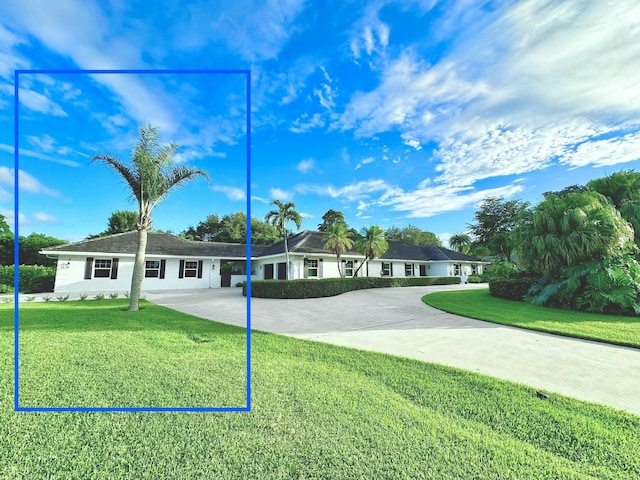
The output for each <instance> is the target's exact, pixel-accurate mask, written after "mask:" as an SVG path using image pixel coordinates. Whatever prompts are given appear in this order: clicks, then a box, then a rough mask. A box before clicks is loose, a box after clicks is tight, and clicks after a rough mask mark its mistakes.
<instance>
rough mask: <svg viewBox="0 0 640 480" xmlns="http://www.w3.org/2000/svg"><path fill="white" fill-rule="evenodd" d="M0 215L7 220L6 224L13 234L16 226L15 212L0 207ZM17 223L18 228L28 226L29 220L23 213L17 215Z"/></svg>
mask: <svg viewBox="0 0 640 480" xmlns="http://www.w3.org/2000/svg"><path fill="white" fill-rule="evenodd" d="M0 214H1V215H3V216H4V218H5V219H6V220H7V224H8V225H9V227H11V229H12V230H13V231H14V232H15V226H16V222H15V210H8V209H6V208H1V207H0ZM18 223H19V226H22V225H28V224H29V223H30V220H29V218H27V216H26V215H24V214H23V213H18Z"/></svg>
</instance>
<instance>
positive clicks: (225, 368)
mask: <svg viewBox="0 0 640 480" xmlns="http://www.w3.org/2000/svg"><path fill="white" fill-rule="evenodd" d="M124 306H125V301H121V300H104V301H100V302H95V301H91V302H89V301H86V302H64V303H49V304H37V305H36V304H27V305H25V306H24V307H22V306H21V319H22V320H21V345H20V347H21V351H23V352H24V360H22V358H21V375H24V377H21V378H24V379H25V382H27V383H26V384H25V385H24V395H25V397H26V398H25V402H27V403H31V404H41V403H43V402H45V403H49V404H61V403H63V402H71V403H75V404H78V403H79V402H80V401H81V400H82V401H86V400H91V401H92V402H100V403H101V404H103V405H107V404H109V402H114V405H119V406H122V405H121V403H120V402H124V401H125V400H129V403H130V405H141V404H143V403H144V402H146V401H150V402H152V404H168V403H170V402H180V403H183V404H185V403H187V401H188V400H191V399H193V400H194V402H195V403H197V404H202V403H204V400H205V399H207V400H210V401H212V402H215V401H218V402H219V401H224V402H229V403H233V402H235V401H236V400H237V397H238V396H241V395H240V394H241V393H242V392H243V387H242V386H240V387H237V386H235V385H236V382H237V380H239V379H240V380H241V378H239V377H240V376H241V375H240V374H239V373H238V372H239V371H241V370H242V368H241V367H242V366H243V360H241V359H243V358H244V357H243V355H244V343H243V340H244V338H245V337H244V332H243V330H242V329H238V328H234V327H228V326H224V325H221V324H217V323H214V322H209V321H206V320H199V319H195V318H194V317H189V316H187V315H183V314H180V313H177V312H173V311H170V310H167V309H165V308H162V307H159V306H155V305H152V304H149V303H146V302H144V303H143V304H142V306H143V307H144V308H143V310H141V311H140V312H139V313H138V314H134V313H125V312H123V311H122V310H123V309H124ZM12 320H13V316H12V310H11V306H9V305H2V306H0V385H1V388H0V478H52V479H53V478H216V479H218V478H220V479H226V478H233V479H235V478H237V479H247V478H252V479H261V478H265V479H266V478H269V479H270V478H283V479H291V478H313V479H316V478H326V479H354V478H362V479H373V478H375V479H378V478H380V479H383V478H384V479H387V478H389V479H396V478H397V479H402V478H406V479H417V478H433V479H463V478H464V479H466V478H482V479H492V478H517V479H526V478H532V479H540V478H544V479H552V478H562V479H587V478H590V479H610V478H611V479H613V478H620V479H630V478H640V458H639V456H638V455H637V453H638V449H639V448H640V417H638V416H635V415H631V414H627V413H624V412H620V411H617V410H614V409H611V408H608V407H604V406H599V405H595V404H590V403H585V402H580V401H576V400H571V399H568V398H564V397H561V396H559V395H552V396H551V398H550V399H549V400H546V401H542V400H539V399H538V398H536V396H535V389H533V388H529V387H525V386H521V385H517V384H514V383H510V382H506V381H500V380H496V379H492V378H489V377H485V376H482V375H478V374H475V373H471V372H465V371H461V370H457V369H454V368H448V367H444V366H438V365H432V364H427V363H423V362H419V361H415V360H409V359H403V358H398V357H392V356H388V355H383V354H376V353H371V352H364V351H358V350H353V349H348V348H343V347H337V346H331V345H325V344H321V343H315V342H309V341H303V340H297V339H293V338H288V337H283V336H278V335H273V334H266V333H259V332H256V333H255V334H254V335H253V356H252V362H253V371H252V382H253V383H252V389H253V410H252V411H251V412H250V413H24V412H20V413H15V412H13V410H12V409H13V396H12V394H13V361H12V355H13V348H12V347H13V337H12V335H11V333H12ZM194 339H197V340H196V341H194ZM67 350H69V352H67V353H65V351H67ZM22 362H24V363H22ZM176 362H177V363H179V364H180V363H181V364H182V365H183V366H182V368H176V367H175V365H176ZM227 362H228V363H229V365H225V363H227ZM23 370H24V373H23ZM40 375H42V379H39V376H40ZM76 378H77V379H76ZM184 392H189V393H188V394H185V393H184ZM115 402H117V403H115ZM94 405H95V403H94Z"/></svg>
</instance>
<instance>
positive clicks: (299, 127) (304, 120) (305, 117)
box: [289, 113, 325, 133]
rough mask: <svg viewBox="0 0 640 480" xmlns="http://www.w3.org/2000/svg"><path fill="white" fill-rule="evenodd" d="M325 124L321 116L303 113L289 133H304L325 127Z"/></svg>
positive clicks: (292, 125) (294, 122)
mask: <svg viewBox="0 0 640 480" xmlns="http://www.w3.org/2000/svg"><path fill="white" fill-rule="evenodd" d="M324 124H325V122H324V119H323V118H322V115H321V114H319V113H314V114H313V115H312V116H309V114H308V113H303V114H302V115H300V116H299V117H298V118H296V119H295V120H294V121H293V123H292V124H291V127H289V131H291V132H293V133H304V132H308V131H309V130H312V129H314V128H316V127H324Z"/></svg>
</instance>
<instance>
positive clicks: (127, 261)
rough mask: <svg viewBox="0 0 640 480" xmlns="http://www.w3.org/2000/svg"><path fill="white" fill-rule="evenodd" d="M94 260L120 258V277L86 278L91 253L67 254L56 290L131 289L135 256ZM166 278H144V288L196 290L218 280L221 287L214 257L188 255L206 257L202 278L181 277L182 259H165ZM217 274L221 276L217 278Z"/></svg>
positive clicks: (106, 291) (104, 291)
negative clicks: (213, 260) (88, 255)
mask: <svg viewBox="0 0 640 480" xmlns="http://www.w3.org/2000/svg"><path fill="white" fill-rule="evenodd" d="M93 258H94V259H102V258H104V259H113V258H118V259H119V261H118V278H116V279H111V278H91V279H90V280H85V278H84V272H85V264H86V259H87V255H82V256H80V255H73V256H72V255H66V256H60V257H59V258H58V269H57V274H56V283H55V287H54V292H56V293H58V292H60V293H67V292H68V293H84V292H101V293H112V292H119V293H122V292H125V291H129V289H130V288H131V276H132V274H133V261H134V257H133V256H128V257H124V256H119V257H118V256H113V255H111V256H109V255H105V256H102V255H100V256H98V255H96V256H93ZM161 259H162V258H161V257H152V256H147V260H161ZM164 260H166V266H165V278H163V279H160V278H144V279H143V280H142V289H143V290H171V289H195V288H210V287H213V285H214V284H215V281H216V280H217V282H218V286H220V275H219V274H218V272H219V268H218V266H217V267H216V269H215V270H212V269H211V265H212V260H211V259H206V258H200V259H197V258H185V259H184V260H191V261H196V260H202V261H203V264H202V278H178V272H179V270H180V260H181V259H179V258H165V259H164ZM216 277H217V278H216Z"/></svg>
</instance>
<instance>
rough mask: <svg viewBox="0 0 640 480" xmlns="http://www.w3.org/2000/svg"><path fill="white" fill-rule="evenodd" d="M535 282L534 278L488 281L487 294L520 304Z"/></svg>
mask: <svg viewBox="0 0 640 480" xmlns="http://www.w3.org/2000/svg"><path fill="white" fill-rule="evenodd" d="M535 282H536V280H535V279H534V278H497V279H495V280H489V293H490V294H491V295H493V296H494V297H500V298H506V299H507V300H517V301H520V302H521V301H522V300H523V299H524V296H525V295H526V294H527V292H528V291H529V289H530V288H531V286H532V285H533V284H534V283H535Z"/></svg>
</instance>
